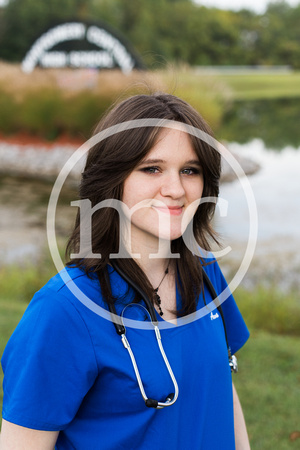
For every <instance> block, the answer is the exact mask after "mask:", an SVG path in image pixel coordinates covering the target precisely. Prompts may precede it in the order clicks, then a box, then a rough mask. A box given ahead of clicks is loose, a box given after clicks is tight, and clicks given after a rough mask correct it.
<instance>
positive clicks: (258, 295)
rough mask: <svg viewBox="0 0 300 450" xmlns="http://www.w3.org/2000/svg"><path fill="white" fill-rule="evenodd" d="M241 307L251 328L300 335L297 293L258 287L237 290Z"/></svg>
mask: <svg viewBox="0 0 300 450" xmlns="http://www.w3.org/2000/svg"><path fill="white" fill-rule="evenodd" d="M235 298H236V301H237V303H238V306H239V309H240V311H241V313H242V315H243V317H244V318H245V320H246V322H247V325H248V326H249V327H250V328H251V329H255V330H264V331H267V332H269V333H276V334H285V335H294V336H299V335H300V327H299V324H300V303H299V297H298V296H297V295H296V293H285V294H283V293H282V292H279V291H278V290H276V289H265V288H262V287H257V288H256V289H255V290H253V291H246V290H243V289H241V288H239V289H238V290H237V291H236V292H235Z"/></svg>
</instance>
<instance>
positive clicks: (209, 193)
mask: <svg viewBox="0 0 300 450" xmlns="http://www.w3.org/2000/svg"><path fill="white" fill-rule="evenodd" d="M136 119H168V120H173V121H177V122H181V123H183V124H187V125H191V126H192V127H195V128H197V129H199V130H201V131H203V132H205V133H207V134H208V135H212V132H211V130H210V128H209V127H208V125H207V124H206V122H205V121H204V119H203V118H202V117H201V116H200V114H199V113H198V112H197V111H196V110H194V109H193V108H192V107H191V106H190V105H189V104H188V103H186V102H185V101H183V100H181V99H179V98H178V97H175V96H173V95H170V94H162V93H156V94H151V95H136V96H133V97H130V98H129V99H127V100H124V101H122V102H121V103H119V104H117V105H116V106H115V107H113V108H112V109H110V110H109V111H108V112H107V113H106V115H105V116H104V117H103V118H102V119H101V121H100V123H99V124H98V126H97V127H96V129H95V132H94V134H97V133H99V132H100V131H103V130H106V129H108V128H110V127H112V126H114V125H117V124H120V123H123V122H126V121H129V120H136ZM161 130H162V129H161V128H159V127H141V128H134V129H130V130H125V131H122V132H121V133H116V134H114V135H113V136H111V137H109V138H106V139H103V140H102V141H101V142H99V143H98V144H96V145H95V146H94V147H92V148H91V149H90V151H89V153H88V157H87V161H86V165H85V169H84V172H83V174H82V180H81V184H80V189H79V197H80V199H89V200H90V201H91V205H92V206H95V205H97V204H98V203H99V202H101V201H103V200H107V199H117V200H122V195H123V186H124V181H125V180H126V178H127V177H128V176H129V174H130V173H131V172H132V171H133V169H134V168H135V167H136V166H137V165H138V164H139V163H140V162H141V161H142V160H143V159H144V158H145V157H146V155H147V154H148V152H149V151H150V150H151V149H152V148H153V146H154V144H155V143H156V141H157V139H158V136H159V133H160V132H161ZM190 140H191V143H192V146H193V148H194V150H195V153H196V154H197V156H198V158H199V161H200V163H201V166H202V170H203V178H204V189H203V194H202V196H203V197H214V198H217V197H218V194H219V178H220V171H221V161H220V159H221V158H220V154H219V152H218V151H217V150H215V149H214V148H212V147H211V146H210V145H208V144H207V143H206V142H204V141H202V140H201V139H199V138H197V137H194V136H190ZM214 210H215V203H212V202H207V203H203V204H200V206H199V207H198V209H197V211H196V213H195V216H194V220H193V234H194V237H195V239H196V241H197V243H198V244H199V246H200V247H201V248H203V249H205V250H207V251H209V250H210V242H211V240H212V239H213V240H214V241H216V242H217V238H216V234H215V233H214V230H213V229H212V226H211V219H212V217H213V214H214ZM119 233H120V231H119V216H118V212H117V211H116V210H115V209H113V208H101V209H99V210H97V211H96V212H95V213H94V214H93V217H92V248H93V253H98V254H99V253H100V254H101V259H99V258H96V257H87V258H77V259H70V254H71V253H73V252H75V253H78V251H79V248H80V213H79V211H78V214H77V218H76V222H75V227H74V230H73V232H72V235H71V237H70V239H69V241H68V244H67V249H66V255H67V259H68V262H67V265H69V266H70V265H71V266H76V267H81V268H83V269H84V270H85V271H86V273H87V274H90V273H91V272H96V273H97V275H98V277H99V280H100V283H101V291H102V294H103V296H104V298H105V300H106V301H107V302H109V301H113V299H112V298H111V295H110V291H109V287H108V285H107V277H106V270H107V264H109V255H110V254H111V253H117V252H118V250H119V248H118V247H119ZM171 250H172V252H173V253H179V254H180V258H178V259H175V260H174V261H176V271H175V273H176V282H177V286H178V289H179V291H180V293H181V296H182V310H181V311H178V315H179V316H181V315H185V314H189V313H191V312H194V311H195V310H196V302H197V298H198V297H199V295H200V293H201V289H202V271H201V266H200V265H201V262H200V260H199V258H198V257H197V256H195V255H194V254H193V253H192V252H191V251H190V250H189V249H188V248H187V246H186V245H185V243H184V241H183V238H182V237H180V238H178V239H176V240H174V241H172V243H171ZM118 265H119V266H120V268H121V269H123V271H125V272H126V274H127V275H128V276H129V277H130V278H131V279H132V281H133V282H134V283H136V284H137V285H139V286H141V287H142V288H143V290H144V291H145V292H146V294H147V295H148V296H149V298H153V287H152V285H151V284H150V282H149V280H148V278H147V276H146V275H145V274H144V272H143V271H142V269H141V268H140V267H139V265H138V264H137V263H136V262H135V261H134V260H133V259H132V258H130V257H129V258H128V259H123V258H122V259H121V258H120V259H119V260H118ZM179 280H180V282H179Z"/></svg>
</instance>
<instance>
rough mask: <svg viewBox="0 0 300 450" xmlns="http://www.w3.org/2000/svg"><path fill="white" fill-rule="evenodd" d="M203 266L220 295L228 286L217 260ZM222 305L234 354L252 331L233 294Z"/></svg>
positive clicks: (229, 342) (229, 341)
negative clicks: (249, 329)
mask: <svg viewBox="0 0 300 450" xmlns="http://www.w3.org/2000/svg"><path fill="white" fill-rule="evenodd" d="M203 268H204V270H205V271H206V272H207V274H208V276H209V278H210V280H211V282H212V284H213V285H214V288H215V290H216V293H217V294H218V295H220V294H221V293H222V292H223V291H224V290H225V289H227V288H228V284H227V281H226V280H225V278H224V275H223V273H222V271H221V269H220V267H219V264H218V263H217V261H216V260H214V261H213V262H212V263H211V264H208V265H204V267H203ZM221 306H222V311H223V314H224V320H225V325H226V331H227V338H228V344H229V346H230V349H231V352H232V354H234V353H236V352H237V351H238V350H239V349H240V348H241V347H242V346H243V345H244V344H245V343H246V341H247V340H248V338H249V336H250V333H249V331H248V328H247V326H246V324H245V321H244V319H243V317H242V315H241V313H240V311H239V309H238V306H237V304H236V302H235V300H234V298H233V296H232V294H230V295H229V296H228V297H227V299H226V300H225V301H223V302H222V304H221Z"/></svg>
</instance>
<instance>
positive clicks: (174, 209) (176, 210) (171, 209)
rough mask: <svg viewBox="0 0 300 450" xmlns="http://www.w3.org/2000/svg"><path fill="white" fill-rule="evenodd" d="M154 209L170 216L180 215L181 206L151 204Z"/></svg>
mask: <svg viewBox="0 0 300 450" xmlns="http://www.w3.org/2000/svg"><path fill="white" fill-rule="evenodd" d="M153 208H155V209H156V210H158V211H160V212H163V213H165V214H170V215H171V216H180V214H181V213H182V210H183V206H153Z"/></svg>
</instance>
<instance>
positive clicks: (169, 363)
mask: <svg viewBox="0 0 300 450" xmlns="http://www.w3.org/2000/svg"><path fill="white" fill-rule="evenodd" d="M138 119H152V121H153V119H162V120H165V119H167V120H169V121H175V122H176V126H175V127H172V126H171V125H170V124H172V123H173V122H172V123H171V122H168V124H167V125H168V126H167V127H165V126H155V127H153V126H148V125H149V122H150V123H152V122H151V120H150V121H149V120H148V122H147V120H146V121H144V122H143V123H141V122H139V126H138V127H137V128H132V127H131V128H130V129H125V130H124V131H121V128H119V129H117V132H115V133H114V134H113V135H112V136H110V137H107V138H105V139H102V140H101V141H100V142H99V143H98V144H97V145H95V146H94V147H93V148H92V149H91V150H90V151H89V154H88V157H87V162H86V167H85V170H84V172H83V174H82V181H81V186H80V198H81V199H82V200H84V201H85V202H86V201H87V200H88V203H87V204H88V206H89V209H87V212H86V214H85V215H84V214H82V208H81V207H80V210H79V212H78V216H77V220H76V224H75V227H74V231H73V234H72V236H71V238H70V240H69V243H68V255H73V256H72V257H70V256H69V262H68V264H67V267H66V269H65V270H64V271H63V272H62V273H60V274H58V275H57V276H55V277H54V278H53V279H52V280H50V281H49V282H48V283H47V285H46V286H44V287H43V288H42V289H41V290H40V291H39V292H38V293H37V294H36V295H35V296H34V298H33V300H32V301H31V303H30V305H29V307H28V309H27V311H26V312H25V314H24V317H23V318H22V320H21V322H20V324H19V325H18V327H17V329H16V330H15V332H14V334H13V336H12V337H11V339H10V341H9V342H8V344H7V347H6V349H5V352H4V355H3V358H2V366H3V370H4V402H3V425H2V433H1V443H2V447H1V450H7V449H15V450H17V449H21V448H22V449H25V450H26V449H30V450H32V449H39V450H47V449H53V447H54V446H55V447H56V448H57V449H78V450H81V449H82V450H88V449H104V450H109V449H113V450H116V449H153V448H157V449H165V448H171V449H178V450H181V449H182V450H184V449H204V450H208V449H209V450H214V449H215V450H220V449H222V450H226V449H228V450H229V449H230V450H233V449H234V448H237V449H242V450H245V449H248V448H249V442H248V437H247V432H246V427H245V423H244V419H243V414H242V410H241V407H240V404H239V401H238V397H237V394H236V391H235V389H234V387H233V386H232V381H231V370H230V366H229V362H228V349H229V347H230V350H231V352H232V353H235V352H236V351H237V350H239V348H240V347H241V346H242V345H243V344H244V343H245V341H246V340H247V339H248V330H247V328H246V326H245V324H244V321H243V319H242V317H241V315H240V313H239V311H238V309H237V306H236V304H235V302H234V300H233V298H232V296H229V297H228V298H227V300H226V301H224V302H223V304H222V310H221V309H219V310H217V309H212V308H211V306H212V305H214V303H213V298H212V297H213V296H214V294H213V293H212V292H211V290H210V289H209V282H207V280H206V276H208V278H209V280H210V282H211V283H212V284H213V286H214V289H215V291H216V292H217V294H218V295H219V294H221V293H222V292H223V291H224V289H225V288H226V286H227V284H226V282H225V280H224V277H223V276H222V274H221V271H220V269H219V266H218V264H217V262H216V261H215V259H214V258H213V257H212V255H211V256H210V257H209V258H204V257H201V256H197V253H198V250H197V248H195V247H194V249H193V248H192V246H191V245H189V243H191V242H194V243H195V242H196V243H197V246H199V249H203V250H206V251H209V249H210V242H211V240H212V239H216V238H215V234H214V231H213V229H212V227H211V219H212V216H213V212H214V207H215V203H214V202H205V201H204V202H201V199H204V198H206V197H214V198H216V197H217V196H218V192H219V187H218V186H219V177H220V167H221V164H220V155H219V153H218V152H217V151H216V150H214V149H213V148H212V147H210V146H209V145H208V144H206V143H205V142H204V141H203V140H201V139H199V138H198V137H195V136H192V135H190V134H189V133H188V132H187V131H188V129H187V127H186V126H191V127H195V128H196V129H198V130H201V132H204V133H207V134H210V130H209V129H208V127H207V125H206V124H205V122H204V121H203V119H202V118H201V117H200V116H199V114H198V113H197V112H196V111H195V110H194V109H193V108H192V107H191V106H190V105H188V104H187V103H185V102H184V101H182V100H180V99H178V98H177V97H174V96H171V95H167V94H155V95H139V96H134V97H132V98H129V99H127V100H125V101H123V102H122V103H120V104H119V105H117V106H116V107H114V108H113V109H112V110H111V111H109V112H108V113H107V115H106V116H105V117H104V119H102V120H101V122H100V124H99V125H98V127H97V129H96V133H98V132H100V131H103V130H106V129H110V130H111V129H112V128H111V127H114V126H115V125H117V124H124V123H125V122H127V121H137V120H138ZM130 123H131V124H132V123H133V122H130ZM134 123H137V122H134ZM143 124H144V126H143ZM180 124H182V126H179V125H180ZM162 125H164V123H162ZM129 126H130V125H129ZM123 128H124V126H123ZM107 200H110V201H111V205H109V204H107V203H105V204H104V203H101V202H103V201H107ZM85 204H86V203H85ZM118 205H121V207H120V208H119V207H118ZM104 206H105V207H104ZM83 219H86V223H83ZM89 219H90V222H91V223H90V230H89ZM84 227H85V230H87V231H86V232H87V233H90V234H91V236H92V248H88V246H87V247H86V248H84V245H83V244H82V242H81V241H82V237H83V236H84V233H83V228H84ZM187 234H189V237H188V238H185V236H186V235H187ZM86 242H88V239H87V241H86ZM120 247H121V249H122V251H120ZM201 251H202V250H199V252H200V253H199V254H201ZM100 254H101V257H100ZM116 254H117V255H118V256H117V257H116ZM74 255H75V257H74ZM76 255H77V256H76ZM114 255H115V256H114ZM74 285H75V286H76V289H77V291H76V289H73V288H72V286H74ZM77 292H79V294H78V293H77ZM82 298H84V299H88V301H89V302H90V303H86V302H85V301H83V300H82ZM146 298H148V300H149V302H150V306H151V307H152V309H153V306H154V309H153V311H152V315H154V316H155V317H154V319H153V320H154V322H157V323H158V326H156V327H155V330H156V331H155V332H154V331H153V328H152V329H151V323H150V320H149V313H148V312H147V311H146V309H149V305H147V303H146ZM91 303H92V304H93V305H95V308H92V307H90V306H89V305H90V304H91ZM97 308H98V309H97ZM150 309H151V308H150ZM99 311H100V312H99ZM108 311H112V313H115V315H112V316H111V315H110V313H109V312H108ZM203 311H204V312H203ZM200 312H202V314H199V313H200ZM111 318H114V321H113V320H110V319H111ZM129 319H130V320H129ZM114 322H116V326H115V323H114ZM123 323H124V324H125V325H126V336H125V337H124V331H125V328H122V325H123ZM224 326H225V327H224ZM118 327H119V328H118ZM120 327H121V329H120ZM158 329H159V330H160V334H159V332H158V331H157V330H158ZM118 330H119V331H118ZM225 330H226V335H225ZM116 331H118V332H116ZM122 333H123V337H122V338H121V337H120V334H122ZM155 336H157V337H158V342H159V345H158V344H157V341H156V339H155ZM160 337H161V341H160ZM122 342H123V344H124V345H122ZM128 342H130V347H129V345H128ZM161 343H162V345H163V348H164V350H162V349H160V344H161ZM124 347H125V348H124ZM160 350H162V352H161V351H160ZM131 351H132V352H133V355H134V358H135V360H133V359H132V355H131V354H130V352H131ZM164 351H165V354H166V358H167V360H166V358H164V354H163V353H164ZM135 362H136V366H135ZM139 377H140V380H139V383H138V379H139ZM141 383H142V387H141V386H139V385H141Z"/></svg>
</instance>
